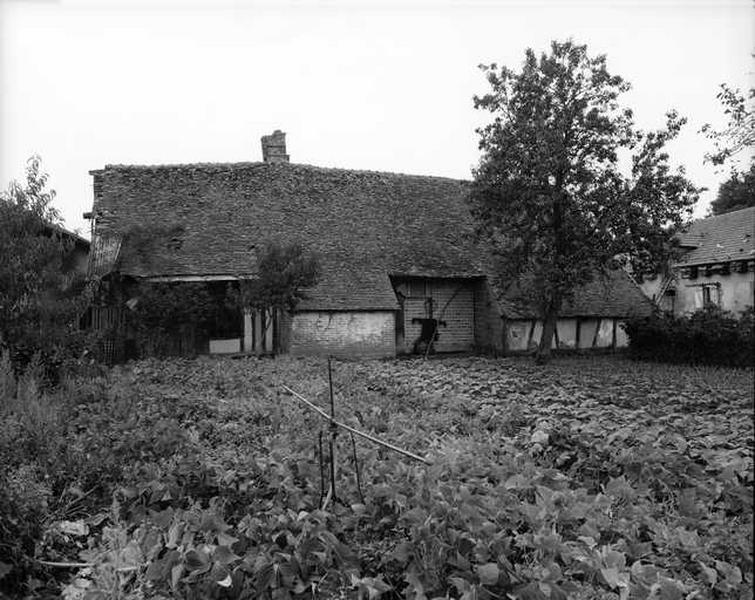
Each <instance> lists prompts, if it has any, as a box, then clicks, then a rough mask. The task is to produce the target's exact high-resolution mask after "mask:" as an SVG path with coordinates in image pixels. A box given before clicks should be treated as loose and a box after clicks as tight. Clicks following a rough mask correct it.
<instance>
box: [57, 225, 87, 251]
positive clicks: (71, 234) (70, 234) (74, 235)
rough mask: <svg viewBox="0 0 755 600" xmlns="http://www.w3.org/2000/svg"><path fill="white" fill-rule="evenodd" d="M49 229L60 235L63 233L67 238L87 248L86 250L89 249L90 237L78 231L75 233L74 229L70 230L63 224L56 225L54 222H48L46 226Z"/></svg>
mask: <svg viewBox="0 0 755 600" xmlns="http://www.w3.org/2000/svg"><path fill="white" fill-rule="evenodd" d="M46 229H47V231H49V232H50V233H51V234H52V233H53V232H54V233H57V234H59V235H62V236H63V237H65V238H68V239H70V240H71V241H72V242H74V243H75V244H76V245H77V246H79V247H81V248H85V249H86V250H89V246H90V242H89V240H88V239H86V238H83V237H81V236H80V235H79V234H78V233H75V232H73V231H69V230H68V229H66V228H65V227H62V226H61V225H54V224H52V223H50V224H48V225H47V226H46Z"/></svg>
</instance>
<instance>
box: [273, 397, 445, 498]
mask: <svg viewBox="0 0 755 600" xmlns="http://www.w3.org/2000/svg"><path fill="white" fill-rule="evenodd" d="M281 387H282V388H283V389H284V390H286V391H287V392H288V393H289V394H291V395H292V396H293V397H294V398H295V399H296V400H299V401H300V402H301V403H303V404H304V405H305V406H307V407H309V408H311V409H312V410H314V411H315V412H316V413H317V414H318V415H320V416H321V417H322V418H323V419H325V420H327V421H328V422H330V425H331V427H332V428H338V427H340V428H341V429H345V430H346V431H350V432H351V433H353V434H354V435H357V436H359V437H361V438H362V439H365V440H368V441H370V442H372V443H373V444H377V445H378V446H382V447H383V448H387V449H388V450H392V451H394V452H398V453H399V454H401V455H403V456H406V457H407V458H411V459H412V460H416V461H418V462H421V463H424V464H426V465H430V464H432V463H431V462H430V461H429V460H427V459H426V458H422V457H421V456H417V455H416V454H413V453H412V452H409V451H408V450H404V449H403V448H399V447H398V446H395V445H393V444H391V443H389V442H384V441H383V440H381V439H379V438H376V437H375V436H374V435H370V434H369V433H365V432H364V431H359V430H358V429H354V428H353V427H351V426H349V425H346V423H341V422H340V421H337V420H336V419H335V407H334V406H333V407H332V408H331V414H328V413H326V412H325V411H324V410H322V409H321V408H320V407H319V406H317V405H316V404H314V403H313V402H310V401H309V400H307V399H306V398H305V397H304V396H302V395H301V394H300V393H299V392H296V391H295V390H292V389H291V388H290V387H288V386H287V385H282V386H281ZM331 392H332V388H331ZM331 487H332V486H331ZM331 492H332V489H331Z"/></svg>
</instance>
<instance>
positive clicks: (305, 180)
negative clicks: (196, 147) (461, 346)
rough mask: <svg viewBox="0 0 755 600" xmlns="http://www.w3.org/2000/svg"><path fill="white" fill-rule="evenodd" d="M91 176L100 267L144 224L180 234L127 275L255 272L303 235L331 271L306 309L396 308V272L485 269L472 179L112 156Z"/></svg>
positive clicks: (128, 267) (129, 265) (131, 265)
mask: <svg viewBox="0 0 755 600" xmlns="http://www.w3.org/2000/svg"><path fill="white" fill-rule="evenodd" d="M91 173H92V175H94V178H95V183H94V189H95V207H94V211H93V212H94V213H95V214H96V215H97V216H96V219H97V221H96V236H97V238H98V240H96V241H95V243H94V244H93V257H92V265H93V266H92V268H91V269H92V272H93V273H96V274H100V275H101V274H103V272H105V271H107V270H108V269H112V268H115V267H116V258H117V256H116V255H118V249H119V248H120V246H119V245H120V244H121V241H122V240H123V239H124V234H125V233H126V232H127V231H129V230H130V229H133V228H138V227H143V226H146V225H153V226H154V225H159V226H162V227H164V228H165V230H166V231H168V232H173V233H171V234H170V236H169V237H170V238H171V239H167V240H165V242H164V243H161V244H160V245H158V250H157V251H155V252H154V253H153V254H154V256H152V257H151V260H150V261H148V264H147V265H146V266H145V263H144V261H141V262H136V261H131V262H129V260H128V259H127V258H125V259H124V260H122V261H120V263H119V264H118V265H117V268H118V269H119V270H120V271H121V272H122V273H124V274H129V275H132V276H136V277H156V276H191V275H206V276H228V277H229V278H230V277H251V276H254V274H255V273H256V251H257V250H258V249H260V248H261V247H262V246H264V244H265V243H266V242H268V241H277V242H279V243H290V242H299V243H301V244H302V245H303V246H304V247H305V248H307V249H309V250H312V251H314V252H316V253H317V254H318V255H319V257H320V262H321V266H322V278H321V281H320V282H319V283H318V285H317V286H316V287H315V288H314V289H313V290H311V292H310V299H309V300H307V301H305V303H303V304H302V305H300V308H308V309H395V308H397V302H396V298H395V295H394V293H393V289H392V287H391V283H390V279H389V273H390V274H403V275H413V274H417V275H420V274H421V275H427V274H428V273H431V274H436V275H437V276H447V277H448V276H455V277H458V276H475V275H482V274H483V271H482V269H481V267H480V263H479V261H478V256H479V252H478V251H477V250H476V248H475V245H474V243H473V241H472V237H471V235H469V234H470V232H471V229H472V222H471V216H470V214H469V212H468V209H467V207H466V201H465V198H466V183H465V182H463V181H459V180H454V179H447V178H442V177H428V176H417V175H404V174H397V173H384V172H375V171H355V170H346V169H332V168H321V167H315V166H309V165H300V164H291V163H287V162H279V163H270V162H267V163H266V162H253V163H222V164H186V165H160V166H129V165H107V166H106V167H105V168H104V169H102V170H98V171H92V172H91ZM125 239H126V241H124V242H123V244H124V245H127V244H128V236H126V238H125ZM128 254H129V253H124V252H121V253H120V256H121V257H126V256H127V255H128Z"/></svg>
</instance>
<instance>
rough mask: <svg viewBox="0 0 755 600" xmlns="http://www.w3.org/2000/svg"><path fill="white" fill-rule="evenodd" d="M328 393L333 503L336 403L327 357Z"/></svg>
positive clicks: (334, 494)
mask: <svg viewBox="0 0 755 600" xmlns="http://www.w3.org/2000/svg"><path fill="white" fill-rule="evenodd" d="M328 391H329V393H330V418H331V422H330V491H331V492H332V494H333V502H335V501H336V435H337V433H338V427H337V426H336V424H335V423H334V421H335V419H336V403H335V400H334V398H333V369H332V366H331V357H330V356H328Z"/></svg>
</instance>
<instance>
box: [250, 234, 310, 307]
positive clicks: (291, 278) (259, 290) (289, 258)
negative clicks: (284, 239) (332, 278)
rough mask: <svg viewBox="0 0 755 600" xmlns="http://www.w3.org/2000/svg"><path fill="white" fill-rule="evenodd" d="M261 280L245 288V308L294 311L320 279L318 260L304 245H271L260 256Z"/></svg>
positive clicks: (259, 276) (256, 280)
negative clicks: (308, 290)
mask: <svg viewBox="0 0 755 600" xmlns="http://www.w3.org/2000/svg"><path fill="white" fill-rule="evenodd" d="M257 267H258V269H259V273H258V276H257V278H255V279H252V280H249V281H245V282H243V283H242V285H241V294H240V298H239V302H240V304H241V305H242V306H243V307H248V308H253V309H259V310H269V309H280V310H288V311H293V310H294V308H296V306H297V304H299V302H300V301H302V300H304V299H305V298H306V297H307V292H306V290H307V288H311V287H312V286H314V285H315V284H316V283H317V282H318V280H319V278H320V264H319V261H318V259H317V257H316V256H315V255H314V254H312V253H311V252H308V251H306V250H305V249H304V247H303V246H302V245H301V244H298V243H293V244H289V245H281V244H279V243H275V242H271V243H269V244H267V245H266V246H265V247H264V248H262V250H261V251H259V252H258V253H257Z"/></svg>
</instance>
